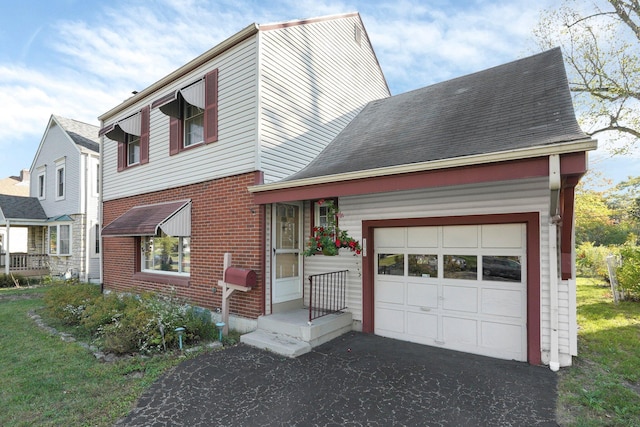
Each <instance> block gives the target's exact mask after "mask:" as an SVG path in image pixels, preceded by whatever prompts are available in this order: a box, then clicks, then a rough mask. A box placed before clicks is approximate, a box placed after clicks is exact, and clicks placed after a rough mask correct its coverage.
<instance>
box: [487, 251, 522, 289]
mask: <svg viewBox="0 0 640 427" xmlns="http://www.w3.org/2000/svg"><path fill="white" fill-rule="evenodd" d="M482 280H497V281H500V282H518V283H520V281H521V280H522V263H521V259H520V257H519V256H483V257H482Z"/></svg>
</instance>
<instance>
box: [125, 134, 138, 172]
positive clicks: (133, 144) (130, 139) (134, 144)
mask: <svg viewBox="0 0 640 427" xmlns="http://www.w3.org/2000/svg"><path fill="white" fill-rule="evenodd" d="M126 144H127V166H131V165H136V164H138V163H140V137H139V136H137V135H131V134H129V133H128V134H127V136H126Z"/></svg>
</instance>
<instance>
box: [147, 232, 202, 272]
mask: <svg viewBox="0 0 640 427" xmlns="http://www.w3.org/2000/svg"><path fill="white" fill-rule="evenodd" d="M190 243H191V238H190V237H175V236H169V235H167V234H165V233H163V232H161V233H160V235H159V236H153V237H143V238H142V239H141V244H142V248H141V249H142V266H141V270H142V271H147V272H153V273H176V274H189V273H190V272H191V247H190Z"/></svg>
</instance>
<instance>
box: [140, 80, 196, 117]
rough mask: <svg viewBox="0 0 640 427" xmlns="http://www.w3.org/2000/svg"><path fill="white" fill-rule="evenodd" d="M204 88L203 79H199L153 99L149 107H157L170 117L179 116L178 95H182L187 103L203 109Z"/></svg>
mask: <svg viewBox="0 0 640 427" xmlns="http://www.w3.org/2000/svg"><path fill="white" fill-rule="evenodd" d="M204 88H205V86H204V79H200V80H198V81H196V82H194V83H191V84H190V85H189V86H186V87H183V88H182V89H178V90H176V91H175V92H172V93H170V94H168V95H165V96H163V97H162V98H160V99H158V100H156V101H154V102H153V104H151V108H159V109H160V111H162V113H164V114H166V115H167V116H170V117H180V96H182V99H184V101H185V102H187V103H188V104H191V105H194V106H196V107H198V108H202V109H204V107H205V99H204Z"/></svg>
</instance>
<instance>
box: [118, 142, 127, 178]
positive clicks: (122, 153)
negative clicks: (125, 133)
mask: <svg viewBox="0 0 640 427" xmlns="http://www.w3.org/2000/svg"><path fill="white" fill-rule="evenodd" d="M126 165H127V147H126V145H125V143H124V142H118V172H120V171H122V170H124V169H125V168H126Z"/></svg>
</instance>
